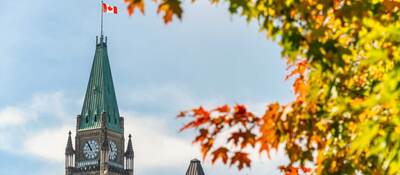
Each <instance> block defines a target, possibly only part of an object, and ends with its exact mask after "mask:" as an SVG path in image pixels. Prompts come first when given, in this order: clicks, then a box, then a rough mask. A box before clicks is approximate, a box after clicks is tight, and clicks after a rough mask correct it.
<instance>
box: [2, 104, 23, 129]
mask: <svg viewBox="0 0 400 175" xmlns="http://www.w3.org/2000/svg"><path fill="white" fill-rule="evenodd" d="M28 116H29V115H27V114H26V113H25V112H24V111H22V110H20V109H19V108H16V107H12V106H9V107H5V108H4V109H2V110H1V111H0V121H1V122H0V128H5V127H10V126H15V125H21V124H24V123H25V122H26V121H27V120H28V118H29V117H28Z"/></svg>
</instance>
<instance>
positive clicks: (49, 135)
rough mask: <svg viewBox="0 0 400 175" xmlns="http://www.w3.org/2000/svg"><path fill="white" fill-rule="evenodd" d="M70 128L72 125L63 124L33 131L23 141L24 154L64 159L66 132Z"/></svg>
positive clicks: (54, 159) (59, 160)
mask: <svg viewBox="0 0 400 175" xmlns="http://www.w3.org/2000/svg"><path fill="white" fill-rule="evenodd" d="M71 123H72V122H71ZM72 128H73V127H72V125H65V126H62V127H58V128H53V129H45V130H42V131H39V132H38V133H34V134H32V135H30V136H29V137H28V138H27V139H26V140H25V141H24V143H23V150H24V152H25V153H26V154H31V155H35V156H38V157H41V158H44V159H46V160H49V161H58V162H61V161H64V151H65V145H66V143H67V142H66V139H67V136H68V135H67V133H68V131H70V130H72Z"/></svg>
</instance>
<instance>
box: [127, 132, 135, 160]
mask: <svg viewBox="0 0 400 175" xmlns="http://www.w3.org/2000/svg"><path fill="white" fill-rule="evenodd" d="M133 156H134V153H133V146H132V135H130V134H129V140H128V147H127V148H126V152H125V157H126V158H133Z"/></svg>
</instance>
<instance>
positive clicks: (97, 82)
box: [79, 37, 122, 132]
mask: <svg viewBox="0 0 400 175" xmlns="http://www.w3.org/2000/svg"><path fill="white" fill-rule="evenodd" d="M103 112H106V113H107V128H109V129H111V130H114V131H117V132H121V131H122V128H121V127H120V121H119V117H120V115H119V110H118V104H117V99H116V97H115V90H114V84H113V80H112V75H111V68H110V62H109V60H108V54H107V43H106V42H104V41H103V37H101V39H100V42H99V43H97V44H96V53H95V55H94V60H93V65H92V70H91V73H90V78H89V83H88V86H87V90H86V96H85V100H84V103H83V108H82V113H81V120H80V124H79V129H80V130H84V129H94V128H100V127H101V114H102V113H103Z"/></svg>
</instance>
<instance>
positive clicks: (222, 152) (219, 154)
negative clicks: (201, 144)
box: [211, 147, 228, 164]
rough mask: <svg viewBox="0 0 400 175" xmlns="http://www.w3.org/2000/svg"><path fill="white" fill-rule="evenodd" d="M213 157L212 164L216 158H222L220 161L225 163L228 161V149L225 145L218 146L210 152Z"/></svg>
mask: <svg viewBox="0 0 400 175" xmlns="http://www.w3.org/2000/svg"><path fill="white" fill-rule="evenodd" d="M212 155H213V158H212V160H211V162H212V163H213V164H214V163H215V162H216V161H217V160H218V159H222V162H224V164H226V163H227V162H228V149H227V148H225V147H221V148H218V149H217V150H215V151H214V152H212Z"/></svg>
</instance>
